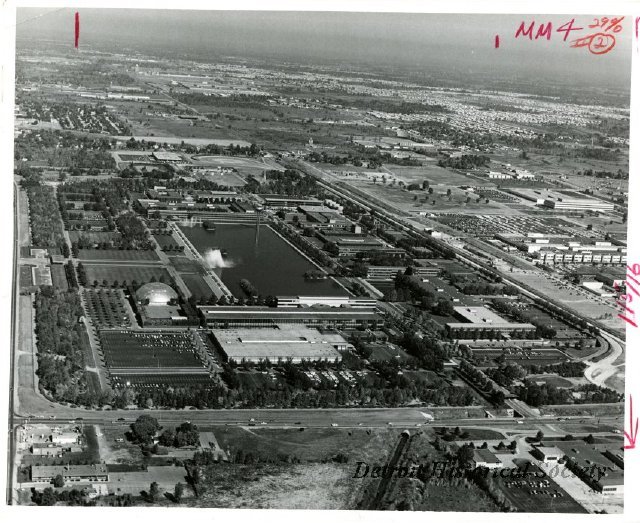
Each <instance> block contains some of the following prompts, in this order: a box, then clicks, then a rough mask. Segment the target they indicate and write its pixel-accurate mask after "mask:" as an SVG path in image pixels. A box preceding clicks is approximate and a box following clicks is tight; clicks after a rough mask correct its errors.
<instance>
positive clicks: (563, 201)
mask: <svg viewBox="0 0 640 523" xmlns="http://www.w3.org/2000/svg"><path fill="white" fill-rule="evenodd" d="M542 205H543V207H546V208H548V209H554V210H556V211H600V212H605V211H613V210H614V208H615V206H614V204H612V203H609V202H603V201H601V200H596V199H595V198H565V197H562V198H560V197H559V198H556V199H551V198H547V199H545V200H544V202H543V204H542Z"/></svg>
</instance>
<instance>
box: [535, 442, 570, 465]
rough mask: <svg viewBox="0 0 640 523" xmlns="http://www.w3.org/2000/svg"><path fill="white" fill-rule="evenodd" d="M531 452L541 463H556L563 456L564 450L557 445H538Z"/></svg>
mask: <svg viewBox="0 0 640 523" xmlns="http://www.w3.org/2000/svg"><path fill="white" fill-rule="evenodd" d="M533 454H534V456H535V457H536V458H538V459H539V460H541V461H542V462H543V463H557V462H558V460H560V459H562V458H563V457H564V455H565V452H564V451H563V450H561V449H559V448H558V447H542V446H540V447H535V448H534V449H533Z"/></svg>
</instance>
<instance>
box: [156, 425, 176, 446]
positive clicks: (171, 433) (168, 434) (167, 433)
mask: <svg viewBox="0 0 640 523" xmlns="http://www.w3.org/2000/svg"><path fill="white" fill-rule="evenodd" d="M175 438H176V431H175V430H173V429H172V428H168V429H166V430H164V431H163V432H162V434H160V438H158V442H159V443H160V445H163V446H165V447H171V446H173V443H174V441H175Z"/></svg>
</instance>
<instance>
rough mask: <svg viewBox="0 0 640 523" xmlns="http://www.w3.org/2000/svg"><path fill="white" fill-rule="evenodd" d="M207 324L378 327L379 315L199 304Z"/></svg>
mask: <svg viewBox="0 0 640 523" xmlns="http://www.w3.org/2000/svg"><path fill="white" fill-rule="evenodd" d="M198 310H199V311H200V314H201V315H202V317H203V318H204V320H205V322H206V324H207V327H209V328H218V329H219V328H238V327H253V328H260V327H273V326H275V325H306V326H308V327H318V328H324V329H334V328H337V329H367V328H368V329H373V330H375V329H379V328H381V327H382V325H383V320H382V317H381V316H380V315H379V314H378V313H377V312H376V311H374V310H371V309H360V308H353V307H299V308H293V307H284V308H275V307H236V306H209V305H202V306H198Z"/></svg>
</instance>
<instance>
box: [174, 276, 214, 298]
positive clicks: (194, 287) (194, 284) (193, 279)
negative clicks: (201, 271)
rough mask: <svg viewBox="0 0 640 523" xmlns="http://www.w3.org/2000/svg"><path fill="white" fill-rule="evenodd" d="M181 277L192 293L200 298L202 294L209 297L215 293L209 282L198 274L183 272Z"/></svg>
mask: <svg viewBox="0 0 640 523" xmlns="http://www.w3.org/2000/svg"><path fill="white" fill-rule="evenodd" d="M180 277H181V278H182V281H184V283H185V285H186V286H187V287H188V288H189V290H190V291H191V294H193V295H194V296H195V297H196V299H198V300H199V299H200V298H201V297H202V296H204V297H206V298H208V297H209V296H211V294H212V293H213V291H212V290H211V288H210V287H209V286H208V285H207V282H206V281H204V279H203V278H202V276H200V275H198V274H184V273H181V274H180Z"/></svg>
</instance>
